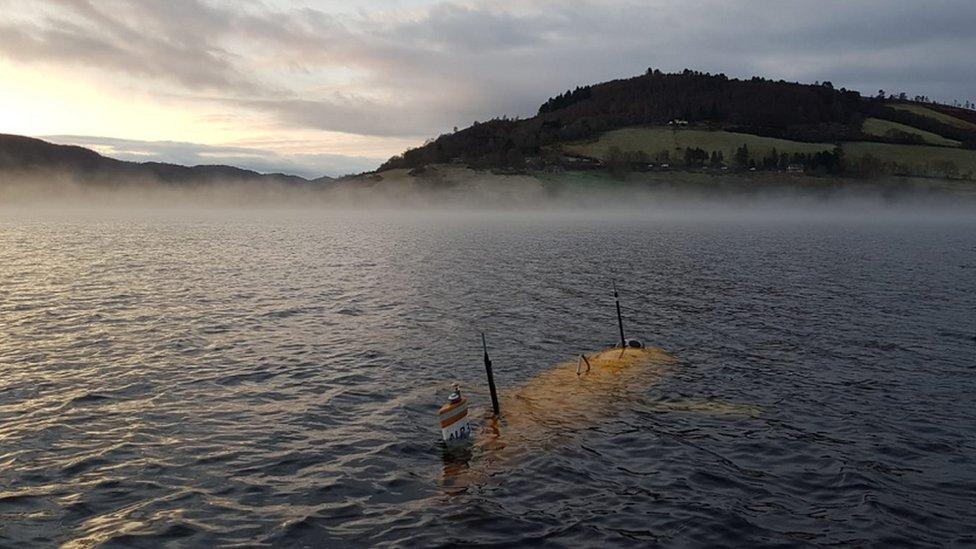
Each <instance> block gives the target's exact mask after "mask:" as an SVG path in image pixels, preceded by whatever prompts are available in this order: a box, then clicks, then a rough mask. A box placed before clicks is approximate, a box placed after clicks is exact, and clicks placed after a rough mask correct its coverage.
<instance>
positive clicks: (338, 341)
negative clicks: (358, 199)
mask: <svg viewBox="0 0 976 549" xmlns="http://www.w3.org/2000/svg"><path fill="white" fill-rule="evenodd" d="M974 234H976V221H973V219H972V218H970V219H969V220H965V219H962V220H961V219H959V218H958V217H956V218H953V219H952V220H944V219H943V220H938V219H930V220H927V221H926V220H919V219H913V220H911V221H906V220H903V219H902V220H899V219H898V218H897V217H894V218H886V220H885V221H875V222H868V221H865V220H863V219H859V218H858V216H849V217H847V218H844V219H841V220H838V219H832V220H829V221H825V220H818V219H817V218H816V216H801V218H800V219H795V218H794V217H793V216H790V215H779V216H776V218H775V219H771V218H769V217H767V216H759V217H753V218H750V217H748V216H746V217H745V218H738V217H737V216H718V217H717V218H716V216H707V215H705V216H702V215H698V216H695V217H694V218H690V219H684V218H682V216H680V215H676V216H675V215H672V216H655V215H651V214H644V215H627V216H602V215H594V214H586V213H585V212H575V213H562V214H560V213H554V212H550V213H548V214H545V215H538V216H536V215H515V214H508V215H501V216H498V215H487V214H474V213H472V214H457V215H417V216H414V215H397V214H390V213H382V214H355V215H354V214H335V213H329V212H297V213H296V212H277V213H270V212H254V211H250V212H247V211H241V212H222V213H216V212H192V213H186V212H183V213H179V212H173V211H170V212H130V213H120V212H114V213H111V214H108V213H106V214H105V215H100V216H94V217H93V216H87V217H78V216H71V215H68V216H64V215H49V214H44V215H42V214H32V213H30V212H19V213H10V212H7V213H6V215H5V216H4V217H2V218H0V545H3V546H24V545H40V546H44V545H56V544H69V545H73V546H87V545H93V544H99V543H107V544H109V545H126V546H146V547H155V546H158V545H160V544H163V543H175V544H179V545H247V546H254V545H258V546H260V545H266V546H281V545H309V546H322V545H329V546H342V545H365V544H377V545H409V546H427V545H449V544H452V543H465V542H476V543H484V544H492V543H502V544H542V545H554V546H558V545H568V546H607V545H612V546H649V545H650V546H658V545H660V546H720V545H729V546H797V545H801V546H802V545H836V544H852V545H862V546H863V545H875V546H884V547H893V546H899V545H901V546H944V545H964V544H973V543H976V537H974V535H976V534H974V529H973V527H972V525H973V524H976V511H974V509H976V495H974V494H976V463H974V457H973V456H974V454H976V442H974V441H976V406H974V404H973V399H972V395H973V394H974V393H976V380H974V364H976V360H974V356H976V340H974V337H976V312H974V311H976V297H974V293H973V288H976V238H974V237H973V235H974ZM611 278H614V279H616V280H617V281H618V284H619V285H620V287H621V292H622V295H623V297H624V317H625V321H626V324H627V326H628V329H629V331H630V332H631V333H632V335H634V336H637V337H641V338H642V339H644V340H645V341H646V342H649V343H651V344H653V345H657V346H660V347H663V348H665V349H667V350H669V351H670V352H672V353H673V354H674V355H675V356H677V357H678V358H679V359H680V365H679V366H678V367H676V368H673V369H672V370H670V371H669V372H668V373H667V375H662V376H654V377H650V378H648V379H646V380H645V383H641V384H639V385H638V386H636V387H632V388H631V390H629V391H627V392H626V394H624V395H621V397H620V400H619V401H618V402H616V405H614V406H613V407H612V409H609V412H612V413H603V412H601V413H599V414H596V413H595V414H594V417H593V418H592V421H589V422H584V423H582V424H581V425H580V426H579V428H576V429H573V428H566V427H565V426H559V427H558V428H559V431H560V432H558V433H553V436H552V437H549V438H546V439H544V440H534V441H530V442H527V444H528V446H529V447H528V448H526V449H525V450H526V451H525V453H524V454H523V459H520V460H519V461H518V462H517V463H513V464H506V465H505V466H504V467H498V468H486V470H488V471H489V473H490V474H488V480H487V481H484V482H477V483H473V484H470V485H467V486H463V487H462V488H461V489H453V490H449V489H447V488H446V486H445V480H444V478H443V476H444V474H445V471H450V470H451V467H452V466H455V465H457V464H456V463H452V462H450V461H447V462H445V460H444V457H443V452H442V449H441V447H440V445H439V433H438V429H437V423H436V409H437V407H438V406H439V405H440V404H441V403H442V402H443V399H444V397H445V395H446V392H445V390H446V387H447V384H448V383H449V382H450V381H454V380H457V381H459V382H461V384H462V385H464V386H465V387H466V388H468V389H469V391H470V393H471V397H472V400H473V401H474V403H475V408H476V409H477V410H476V414H478V415H480V413H481V410H483V409H484V407H485V405H486V404H487V396H486V395H485V391H484V388H483V387H484V372H483V370H482V365H481V355H480V353H481V350H480V347H479V345H480V339H479V335H478V334H479V331H481V330H484V331H486V332H487V333H488V338H489V342H490V345H491V348H492V351H493V355H492V356H493V359H494V366H495V372H496V376H497V380H498V383H499V385H500V386H501V387H502V388H503V390H506V391H510V390H513V389H515V388H517V387H518V386H519V385H521V384H524V383H526V382H527V381H528V380H530V379H531V378H533V377H534V376H536V375H538V374H539V373H541V372H544V371H546V370H549V369H550V368H552V367H553V366H554V365H556V364H558V363H560V362H563V361H565V360H568V359H572V358H573V357H574V356H575V355H576V354H577V353H579V352H583V351H591V350H597V349H600V348H602V347H604V346H606V345H607V344H610V343H612V342H613V341H614V339H615V337H616V326H615V324H614V317H613V309H612V301H611V300H610V296H609V293H608V286H609V282H610V279H611ZM483 461H484V460H483V459H481V458H479V456H473V458H472V460H471V462H470V463H469V464H462V465H467V466H470V467H473V468H479V467H482V466H484V465H485V464H484V463H483Z"/></svg>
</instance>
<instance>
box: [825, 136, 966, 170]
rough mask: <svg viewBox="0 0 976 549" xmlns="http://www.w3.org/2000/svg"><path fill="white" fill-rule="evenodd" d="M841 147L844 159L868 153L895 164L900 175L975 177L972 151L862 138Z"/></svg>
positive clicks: (852, 159) (882, 160)
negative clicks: (880, 141)
mask: <svg viewBox="0 0 976 549" xmlns="http://www.w3.org/2000/svg"><path fill="white" fill-rule="evenodd" d="M843 147H844V155H845V158H846V159H847V160H848V161H857V160H859V159H863V158H864V157H866V156H868V155H870V156H872V157H874V158H875V159H877V160H880V161H881V162H884V163H887V164H890V165H895V166H896V168H897V169H896V173H899V174H903V175H915V176H921V177H953V178H955V177H963V178H966V179H976V151H971V150H966V149H950V148H946V147H932V146H928V145H892V144H889V143H869V142H866V141H856V142H849V143H844V144H843Z"/></svg>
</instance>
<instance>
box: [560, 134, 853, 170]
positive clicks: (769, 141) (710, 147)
mask: <svg viewBox="0 0 976 549" xmlns="http://www.w3.org/2000/svg"><path fill="white" fill-rule="evenodd" d="M742 145H746V146H747V147H748V148H749V156H750V158H752V159H754V160H757V161H758V160H761V159H762V158H763V157H764V156H767V155H768V154H769V152H770V151H772V149H776V151H777V152H778V153H784V152H785V153H788V154H791V155H792V154H793V153H806V154H813V153H818V152H820V151H830V150H833V148H834V145H833V144H831V143H801V142H799V141H789V140H786V139H775V138H772V137H760V136H758V135H752V134H747V133H736V132H727V131H711V130H697V129H671V128H661V127H640V128H624V129H620V130H613V131H610V132H606V133H604V134H602V135H600V137H599V138H598V139H597V140H595V141H592V142H586V143H570V144H566V145H563V150H565V151H566V152H570V153H575V154H580V155H584V156H589V157H593V158H599V159H601V160H604V159H605V158H606V156H607V152H608V151H609V150H610V148H611V147H618V148H619V149H620V150H621V151H623V152H636V151H643V152H645V153H647V155H648V157H649V158H651V159H656V157H657V155H658V153H660V152H661V151H664V150H666V151H668V153H669V154H670V160H671V163H672V164H680V163H681V161H682V159H683V158H684V149H686V148H696V147H697V148H701V149H704V150H705V152H707V153H711V152H712V151H722V155H723V156H724V157H725V162H726V163H727V164H731V162H732V158H733V156H734V154H735V150H736V149H738V148H739V147H740V146H742Z"/></svg>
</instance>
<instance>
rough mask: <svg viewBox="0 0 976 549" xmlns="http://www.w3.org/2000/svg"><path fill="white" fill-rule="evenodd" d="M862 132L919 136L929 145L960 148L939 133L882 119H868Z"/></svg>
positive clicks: (883, 135)
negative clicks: (899, 133)
mask: <svg viewBox="0 0 976 549" xmlns="http://www.w3.org/2000/svg"><path fill="white" fill-rule="evenodd" d="M861 131H863V132H864V133H866V134H868V135H876V136H878V137H885V136H886V135H889V132H895V133H897V132H901V133H907V134H914V135H917V136H919V137H920V138H922V141H924V142H925V143H927V144H929V145H938V146H943V147H958V146H959V142H958V141H955V140H953V139H947V138H945V137H942V136H941V135H939V134H937V133H932V132H927V131H925V130H920V129H918V128H915V127H913V126H909V125H907V124H900V123H898V122H892V121H890V120H882V119H880V118H868V119H867V120H865V121H864V125H863V126H861Z"/></svg>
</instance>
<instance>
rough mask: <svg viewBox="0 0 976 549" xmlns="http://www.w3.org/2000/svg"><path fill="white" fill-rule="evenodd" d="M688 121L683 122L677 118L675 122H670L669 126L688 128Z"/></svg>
mask: <svg viewBox="0 0 976 549" xmlns="http://www.w3.org/2000/svg"><path fill="white" fill-rule="evenodd" d="M687 125H688V121H687V120H682V119H680V118H675V119H674V120H672V121H670V122H668V126H687Z"/></svg>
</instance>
